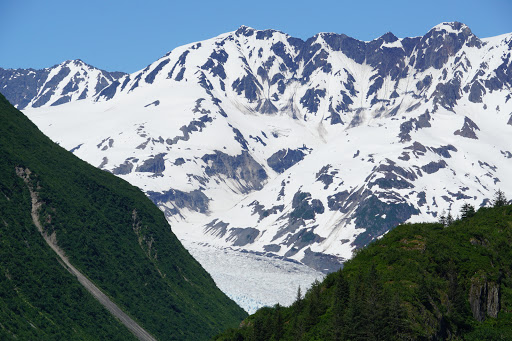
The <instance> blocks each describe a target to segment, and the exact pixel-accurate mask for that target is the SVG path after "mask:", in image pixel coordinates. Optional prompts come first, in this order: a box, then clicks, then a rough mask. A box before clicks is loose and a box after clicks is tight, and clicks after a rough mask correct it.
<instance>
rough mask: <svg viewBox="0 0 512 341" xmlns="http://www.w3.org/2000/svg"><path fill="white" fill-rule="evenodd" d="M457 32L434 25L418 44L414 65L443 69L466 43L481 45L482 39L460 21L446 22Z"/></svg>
mask: <svg viewBox="0 0 512 341" xmlns="http://www.w3.org/2000/svg"><path fill="white" fill-rule="evenodd" d="M444 25H449V26H451V29H452V30H454V31H455V32H447V31H446V30H445V29H444V28H442V26H441V27H434V28H433V29H432V30H430V31H429V32H428V33H427V34H425V35H424V36H423V37H422V38H421V40H420V42H419V43H418V45H417V46H416V49H417V55H416V58H415V63H414V66H415V68H416V69H418V70H419V71H425V70H426V69H428V68H429V67H434V68H435V69H438V70H439V69H441V68H443V66H444V65H445V64H446V62H447V61H448V58H449V57H450V56H454V55H455V54H456V53H457V52H458V51H459V50H460V49H461V48H462V47H463V46H464V45H465V44H467V45H468V46H477V47H479V46H481V44H482V43H481V41H480V40H479V39H478V38H477V37H476V36H474V35H473V33H471V30H470V29H469V28H468V27H467V26H465V25H464V24H461V23H459V22H453V23H445V24H444Z"/></svg>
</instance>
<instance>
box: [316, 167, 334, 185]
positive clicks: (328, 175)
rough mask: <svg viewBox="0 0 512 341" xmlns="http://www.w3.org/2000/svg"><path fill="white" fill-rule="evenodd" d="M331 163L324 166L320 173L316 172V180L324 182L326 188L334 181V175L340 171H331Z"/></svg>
mask: <svg viewBox="0 0 512 341" xmlns="http://www.w3.org/2000/svg"><path fill="white" fill-rule="evenodd" d="M330 167H331V165H326V166H323V167H322V169H320V171H319V172H318V173H316V181H320V182H322V183H323V184H324V185H325V186H324V189H327V188H329V185H330V184H332V182H333V177H334V176H335V175H336V174H338V171H331V172H328V171H329V168H330Z"/></svg>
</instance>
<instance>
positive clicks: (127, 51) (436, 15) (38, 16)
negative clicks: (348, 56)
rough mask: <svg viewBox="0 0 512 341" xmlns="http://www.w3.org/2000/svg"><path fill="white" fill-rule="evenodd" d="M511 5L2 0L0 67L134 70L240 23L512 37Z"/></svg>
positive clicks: (500, 1) (355, 33) (307, 31)
mask: <svg viewBox="0 0 512 341" xmlns="http://www.w3.org/2000/svg"><path fill="white" fill-rule="evenodd" d="M511 13H512V1H510V0H482V1H474V0H465V1H459V0H453V1H452V0H443V1H438V0H430V1H429V0H425V1H410V0H409V1H405V0H396V1H393V0H388V1H361V0H352V1H344V0H337V1H331V0H326V1H311V0H309V1H303V0H295V1H279V0H272V1H269V0H253V1H247V0H246V1H243V0H237V1H232V0H229V1H222V0H218V1H195V0H181V1H163V0H138V1H133V0H86V1H75V0H66V1H64V0H45V1H42V0H0V44H1V46H2V48H1V50H0V67H3V68H28V67H32V68H36V69H37V68H44V67H49V66H52V65H54V64H58V63H60V62H62V61H64V60H68V59H76V58H80V59H82V60H83V61H85V62H86V63H89V64H91V65H93V66H96V67H99V68H102V69H105V70H108V71H125V72H134V71H137V70H140V69H142V68H144V67H145V66H146V65H148V64H150V63H151V62H153V61H155V60H156V59H158V58H159V57H161V56H163V55H164V54H165V53H167V52H168V51H170V50H172V49H173V48H175V47H177V46H180V45H183V44H187V43H191V42H194V41H198V40H204V39H208V38H211V37H214V36H216V35H219V34H221V33H224V32H228V31H234V30H236V29H237V28H238V27H239V26H240V25H246V26H250V27H254V28H256V29H267V28H273V29H277V30H280V31H283V32H285V33H288V34H290V35H292V36H295V37H299V38H302V39H307V38H309V37H311V36H312V35H314V34H316V33H318V32H336V33H345V34H347V35H349V36H351V37H354V38H357V39H360V40H372V39H374V38H376V37H379V36H381V35H382V34H384V33H386V32H388V31H391V32H393V33H394V34H395V35H396V36H398V37H406V36H418V35H423V34H425V33H426V32H428V30H429V29H430V28H432V27H433V26H435V25H437V24H439V23H441V22H444V21H461V22H463V23H465V24H466V25H468V26H469V27H470V28H471V30H472V31H473V33H475V34H476V35H477V36H479V37H490V36H495V35H500V34H504V33H509V32H512V18H511V15H510V14H511Z"/></svg>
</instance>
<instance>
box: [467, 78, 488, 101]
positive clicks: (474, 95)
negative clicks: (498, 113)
mask: <svg viewBox="0 0 512 341" xmlns="http://www.w3.org/2000/svg"><path fill="white" fill-rule="evenodd" d="M484 94H485V88H484V87H483V86H482V84H480V82H479V81H476V82H474V83H473V85H471V91H470V92H469V100H470V101H471V102H473V103H482V96H483V95H484Z"/></svg>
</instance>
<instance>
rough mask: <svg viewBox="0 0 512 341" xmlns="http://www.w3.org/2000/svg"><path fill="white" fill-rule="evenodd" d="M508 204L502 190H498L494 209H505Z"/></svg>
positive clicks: (495, 195)
mask: <svg viewBox="0 0 512 341" xmlns="http://www.w3.org/2000/svg"><path fill="white" fill-rule="evenodd" d="M506 204H507V198H506V197H505V193H503V191H502V190H501V189H498V190H497V191H496V193H494V200H493V202H492V206H493V207H503V206H505V205H506Z"/></svg>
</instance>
